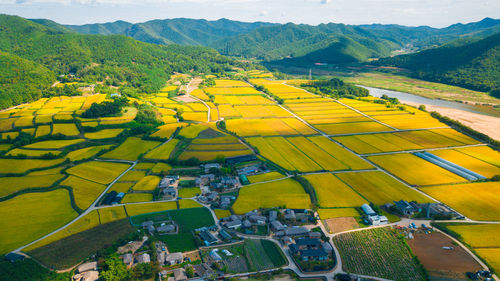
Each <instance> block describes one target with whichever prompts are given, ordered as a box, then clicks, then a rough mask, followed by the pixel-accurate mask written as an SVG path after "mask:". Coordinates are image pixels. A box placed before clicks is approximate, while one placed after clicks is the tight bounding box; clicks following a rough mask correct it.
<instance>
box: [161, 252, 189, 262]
mask: <svg viewBox="0 0 500 281" xmlns="http://www.w3.org/2000/svg"><path fill="white" fill-rule="evenodd" d="M183 260H184V256H183V255H182V253H171V254H168V255H166V256H165V263H167V264H169V265H174V264H179V263H182V262H183Z"/></svg>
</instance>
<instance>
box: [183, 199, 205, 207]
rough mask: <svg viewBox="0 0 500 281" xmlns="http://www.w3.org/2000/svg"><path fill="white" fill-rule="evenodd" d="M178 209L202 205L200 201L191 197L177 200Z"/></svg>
mask: <svg viewBox="0 0 500 281" xmlns="http://www.w3.org/2000/svg"><path fill="white" fill-rule="evenodd" d="M178 203H179V209H189V208H200V207H203V206H202V205H201V204H200V203H198V202H196V201H194V200H192V199H181V200H179V201H178Z"/></svg>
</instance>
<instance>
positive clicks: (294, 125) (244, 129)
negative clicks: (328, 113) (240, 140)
mask: <svg viewBox="0 0 500 281" xmlns="http://www.w3.org/2000/svg"><path fill="white" fill-rule="evenodd" d="M226 127H227V129H228V130H229V131H231V132H235V133H236V134H237V135H239V136H242V137H250V136H280V135H281V136H289V135H314V134H319V133H318V132H317V131H315V130H314V129H312V128H310V127H309V126H307V125H306V124H304V123H302V122H301V121H300V120H298V119H295V118H266V119H247V120H243V119H229V120H227V121H226Z"/></svg>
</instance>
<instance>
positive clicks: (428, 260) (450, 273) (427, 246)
mask: <svg viewBox="0 0 500 281" xmlns="http://www.w3.org/2000/svg"><path fill="white" fill-rule="evenodd" d="M407 243H408V245H409V246H410V247H411V249H412V251H413V253H414V254H415V255H416V256H417V257H418V260H419V261H420V262H421V263H422V265H423V266H424V268H425V269H426V270H428V271H429V273H430V274H431V275H434V274H437V275H439V276H441V277H448V278H463V279H465V278H466V276H465V274H464V273H465V272H467V271H471V272H476V271H478V270H480V269H482V267H481V266H480V265H479V264H478V263H477V262H476V260H474V258H472V256H471V255H469V253H467V252H466V251H465V250H464V249H462V247H459V246H456V245H455V244H454V243H453V240H451V239H450V238H448V237H447V236H445V235H444V234H442V233H439V232H433V233H430V234H423V233H416V234H414V235H413V239H409V240H407ZM442 247H451V248H453V250H451V251H450V250H445V249H443V248H442ZM434 272H435V273H434ZM433 273H434V274H433Z"/></svg>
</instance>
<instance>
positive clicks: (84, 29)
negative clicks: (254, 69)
mask: <svg viewBox="0 0 500 281" xmlns="http://www.w3.org/2000/svg"><path fill="white" fill-rule="evenodd" d="M272 25H274V24H272V23H265V22H254V23H247V22H240V21H232V20H228V19H219V20H216V21H208V20H204V19H186V18H177V19H165V20H152V21H147V22H144V23H137V24H132V23H128V22H125V21H116V22H112V23H102V24H100V23H96V24H85V25H67V26H65V27H67V28H69V29H72V30H74V31H77V32H79V33H83V34H105V35H109V34H121V35H126V36H129V37H132V38H134V39H136V40H139V41H143V42H147V43H156V44H171V43H175V44H181V45H203V46H207V45H208V44H210V43H212V42H214V41H216V40H220V39H222V38H226V37H232V36H236V35H239V34H243V33H248V32H250V31H252V30H254V29H257V28H260V27H263V26H272Z"/></svg>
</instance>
